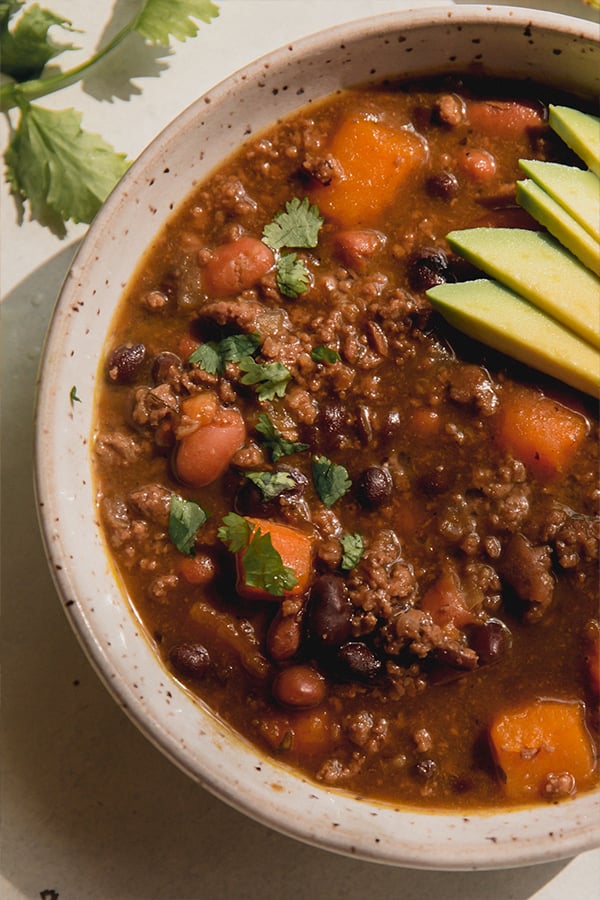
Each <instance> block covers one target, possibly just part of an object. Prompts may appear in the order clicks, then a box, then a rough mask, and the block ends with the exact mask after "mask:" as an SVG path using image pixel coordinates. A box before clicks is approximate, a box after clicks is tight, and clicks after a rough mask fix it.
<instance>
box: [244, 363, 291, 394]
mask: <svg viewBox="0 0 600 900" xmlns="http://www.w3.org/2000/svg"><path fill="white" fill-rule="evenodd" d="M240 369H241V370H242V372H244V373H245V374H244V375H243V377H242V379H241V382H242V384H246V385H251V386H252V387H253V388H254V390H255V391H256V395H257V397H258V399H259V400H274V399H275V397H283V396H284V394H285V390H286V388H287V384H288V381H289V380H290V378H291V377H292V373H291V372H290V370H289V369H288V367H287V366H284V365H283V363H280V362H269V363H257V362H256V360H255V359H253V358H252V357H251V356H245V357H244V358H243V359H241V360H240Z"/></svg>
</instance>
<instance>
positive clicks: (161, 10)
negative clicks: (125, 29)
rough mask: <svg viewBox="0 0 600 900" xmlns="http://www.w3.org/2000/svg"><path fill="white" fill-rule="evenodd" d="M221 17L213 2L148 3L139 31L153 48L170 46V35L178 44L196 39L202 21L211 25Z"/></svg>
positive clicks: (149, 0) (148, 0) (164, 0)
mask: <svg viewBox="0 0 600 900" xmlns="http://www.w3.org/2000/svg"><path fill="white" fill-rule="evenodd" d="M218 15H219V8H218V6H216V5H215V4H214V3H211V0H146V2H145V3H144V6H143V9H142V11H141V12H140V14H139V16H138V18H137V21H136V24H135V29H136V31H138V32H139V33H140V34H141V35H142V37H143V38H145V40H147V41H149V42H150V43H151V44H164V45H165V46H167V45H168V44H169V35H173V37H174V38H176V39H177V40H178V41H185V40H186V39H187V38H189V37H195V36H196V34H197V33H198V26H197V25H196V23H195V22H194V21H193V20H194V19H200V21H202V22H206V23H207V24H209V23H210V20H211V19H213V18H215V17H216V16H218Z"/></svg>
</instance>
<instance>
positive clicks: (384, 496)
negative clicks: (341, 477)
mask: <svg viewBox="0 0 600 900" xmlns="http://www.w3.org/2000/svg"><path fill="white" fill-rule="evenodd" d="M393 488H394V484H393V482H392V476H391V475H390V470H389V469H386V468H384V467H383V466H369V468H368V469H365V470H364V472H363V473H362V474H361V476H360V477H359V479H358V481H357V484H356V490H357V494H358V499H359V501H360V503H361V504H362V505H363V506H368V507H371V508H375V507H377V506H381V505H382V504H383V503H385V502H386V500H389V499H390V497H391V496H392V491H393Z"/></svg>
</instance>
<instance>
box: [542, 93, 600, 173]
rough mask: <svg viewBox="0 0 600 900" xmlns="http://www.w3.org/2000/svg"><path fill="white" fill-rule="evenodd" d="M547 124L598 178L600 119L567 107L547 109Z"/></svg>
mask: <svg viewBox="0 0 600 900" xmlns="http://www.w3.org/2000/svg"><path fill="white" fill-rule="evenodd" d="M548 122H549V124H550V127H551V128H552V130H553V131H555V132H556V133H557V134H558V135H560V137H561V138H562V139H563V141H564V142H565V144H567V146H569V147H570V148H571V150H573V151H574V152H575V153H576V154H577V156H579V158H580V159H582V160H583V161H584V163H585V164H586V166H587V167H588V168H589V169H591V170H592V172H594V173H595V174H596V175H597V176H598V178H600V119H599V118H598V116H592V115H590V114H589V113H584V112H581V111H580V110H579V109H571V107H569V106H553V105H552V104H551V105H550V106H549V107H548Z"/></svg>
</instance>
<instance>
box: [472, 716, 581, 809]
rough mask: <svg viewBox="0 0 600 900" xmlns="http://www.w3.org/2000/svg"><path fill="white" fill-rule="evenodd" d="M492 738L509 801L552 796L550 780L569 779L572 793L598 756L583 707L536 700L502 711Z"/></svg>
mask: <svg viewBox="0 0 600 900" xmlns="http://www.w3.org/2000/svg"><path fill="white" fill-rule="evenodd" d="M490 739H491V745H492V751H493V753H494V757H495V760H496V763H497V765H498V768H499V770H500V775H501V778H502V780H503V782H504V789H505V793H506V796H507V797H508V798H509V799H510V800H511V801H513V802H519V801H523V802H525V801H527V800H531V799H533V796H534V795H536V794H537V795H539V794H542V795H545V796H548V797H549V798H550V796H551V789H550V782H549V777H550V776H560V775H564V776H567V777H568V778H570V779H572V782H573V785H572V791H571V792H574V791H575V790H577V789H582V788H585V787H587V786H589V785H590V784H591V783H592V781H593V778H594V772H595V768H596V758H595V754H594V748H593V744H592V741H591V738H590V735H589V733H588V731H587V728H586V725H585V719H584V706H583V704H582V703H578V702H568V701H564V700H536V701H534V702H533V703H530V704H526V705H524V706H522V707H520V708H518V709H513V710H511V711H507V712H504V713H501V714H500V715H499V716H497V717H496V719H495V721H494V722H493V723H492V727H491V729H490Z"/></svg>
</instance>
